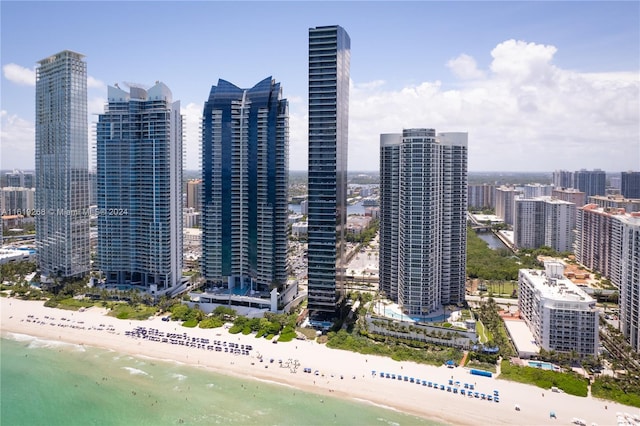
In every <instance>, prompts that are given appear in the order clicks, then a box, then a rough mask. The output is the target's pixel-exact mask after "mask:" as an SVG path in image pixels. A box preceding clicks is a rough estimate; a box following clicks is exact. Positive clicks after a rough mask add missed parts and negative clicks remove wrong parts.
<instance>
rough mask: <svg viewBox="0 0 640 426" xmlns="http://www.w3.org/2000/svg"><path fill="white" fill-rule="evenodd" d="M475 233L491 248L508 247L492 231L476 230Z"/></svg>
mask: <svg viewBox="0 0 640 426" xmlns="http://www.w3.org/2000/svg"><path fill="white" fill-rule="evenodd" d="M477 235H478V237H480V239H481V240H482V241H484V242H486V243H487V244H488V245H489V248H492V249H494V250H497V249H502V248H506V249H508V248H509V247H507V246H506V245H504V243H503V242H502V241H500V238H498V237H496V236H495V235H494V234H493V232H478V233H477Z"/></svg>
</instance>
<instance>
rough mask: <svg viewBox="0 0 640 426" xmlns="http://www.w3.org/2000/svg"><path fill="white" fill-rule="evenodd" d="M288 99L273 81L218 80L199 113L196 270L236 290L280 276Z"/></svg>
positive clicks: (279, 281)
mask: <svg viewBox="0 0 640 426" xmlns="http://www.w3.org/2000/svg"><path fill="white" fill-rule="evenodd" d="M288 150H289V104H288V102H287V100H286V99H283V98H282V90H281V88H280V83H276V81H275V80H273V79H272V78H271V77H268V78H265V79H264V80H262V81H261V82H259V83H258V84H256V85H255V86H254V87H252V88H251V89H241V88H239V87H236V86H234V85H233V84H231V83H229V82H227V81H225V80H219V81H218V85H217V86H213V87H212V88H211V92H210V94H209V100H208V101H207V102H205V105H204V113H203V118H202V231H203V233H202V257H201V266H202V275H203V277H204V278H205V279H206V280H207V284H208V285H210V286H217V287H221V286H227V287H228V288H229V289H230V290H233V292H234V293H235V294H246V293H247V292H248V291H249V290H253V291H259V292H260V291H262V292H268V291H270V290H273V289H274V288H278V289H279V290H282V286H284V285H285V284H286V280H287V207H288V205H287V203H288V196H287V193H288V192H287V191H288V179H289V166H288V164H289V158H288Z"/></svg>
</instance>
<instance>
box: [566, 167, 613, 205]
mask: <svg viewBox="0 0 640 426" xmlns="http://www.w3.org/2000/svg"><path fill="white" fill-rule="evenodd" d="M573 187H574V188H577V189H578V190H580V191H582V192H584V194H585V197H586V200H587V202H589V197H591V196H592V195H605V193H606V192H605V189H606V174H605V172H604V171H603V170H600V169H595V170H593V171H591V170H585V169H582V170H578V171H577V172H574V173H573Z"/></svg>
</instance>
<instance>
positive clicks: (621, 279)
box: [611, 212, 640, 352]
mask: <svg viewBox="0 0 640 426" xmlns="http://www.w3.org/2000/svg"><path fill="white" fill-rule="evenodd" d="M616 219H617V220H616V221H614V231H613V233H612V239H613V244H612V245H613V249H612V264H613V266H612V269H613V273H612V277H611V278H612V281H613V283H614V284H615V285H617V286H618V288H619V289H620V300H619V306H620V330H621V331H622V334H623V335H624V336H625V337H626V339H627V340H628V342H629V343H630V344H631V347H632V348H633V349H634V350H635V351H636V352H640V213H637V212H636V213H632V214H630V215H624V216H617V217H616ZM616 237H617V238H616Z"/></svg>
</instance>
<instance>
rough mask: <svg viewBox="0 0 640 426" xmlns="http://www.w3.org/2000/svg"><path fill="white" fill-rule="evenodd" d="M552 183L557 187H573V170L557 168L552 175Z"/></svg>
mask: <svg viewBox="0 0 640 426" xmlns="http://www.w3.org/2000/svg"><path fill="white" fill-rule="evenodd" d="M552 183H553V186H555V187H556V188H573V172H570V171H568V170H555V171H554V172H553V176H552Z"/></svg>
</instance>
